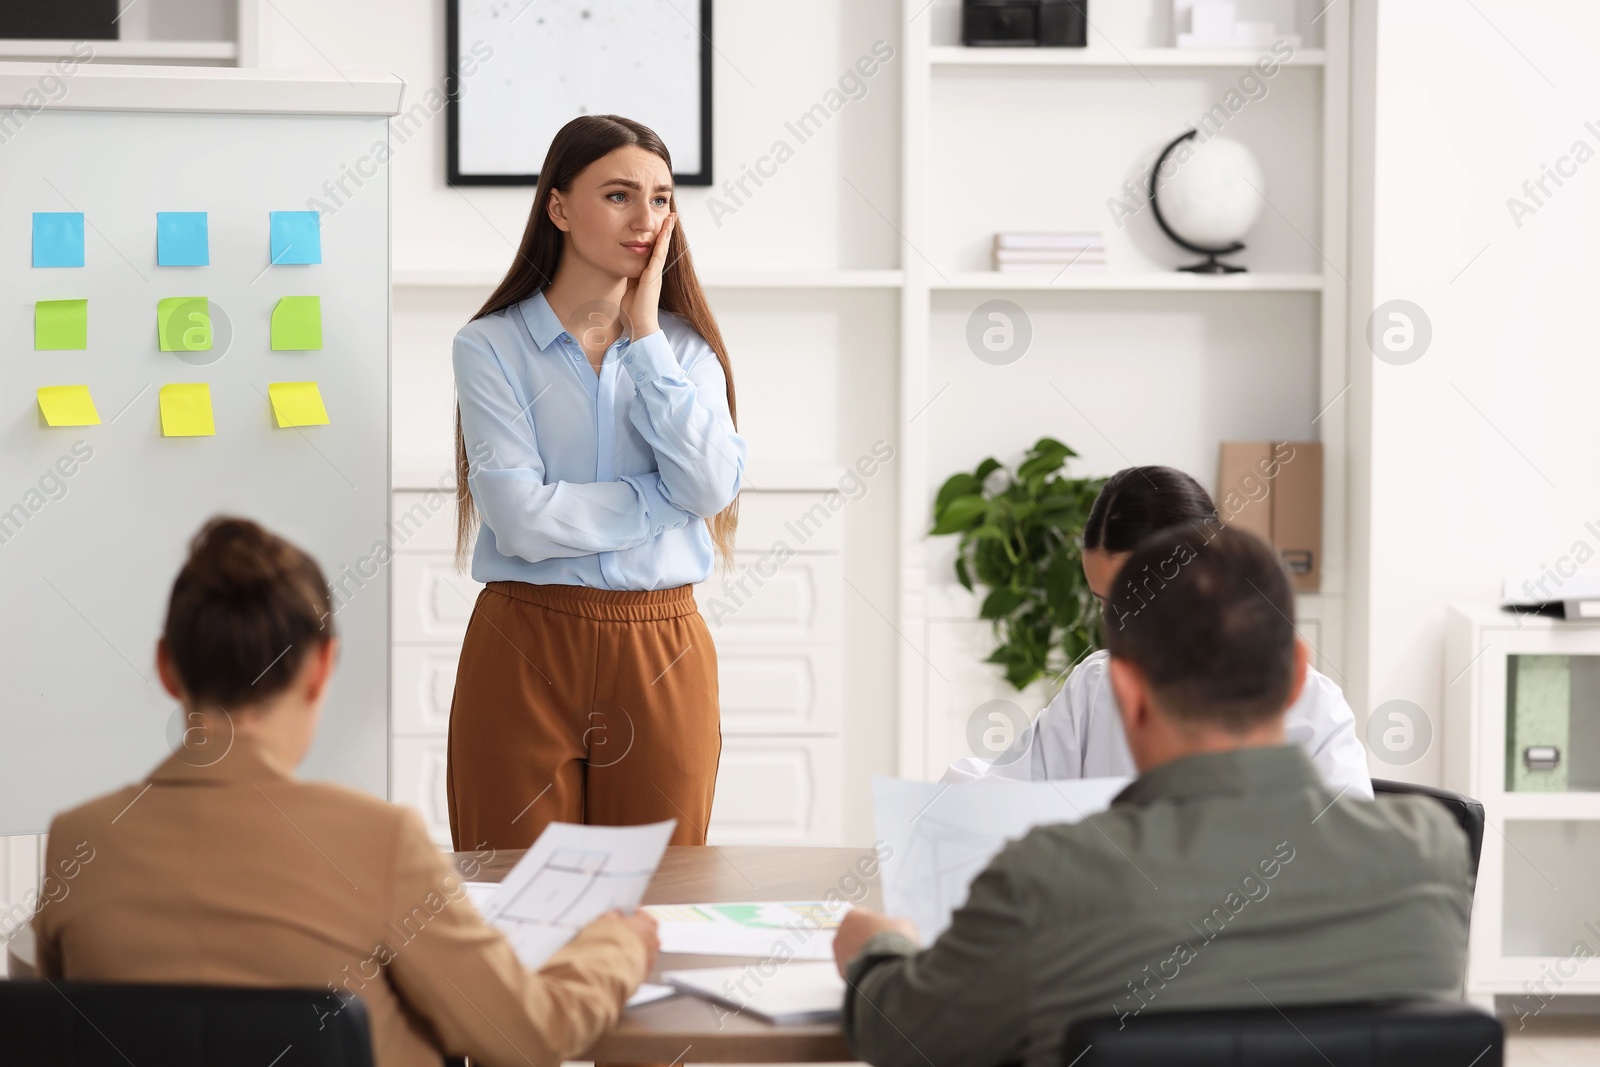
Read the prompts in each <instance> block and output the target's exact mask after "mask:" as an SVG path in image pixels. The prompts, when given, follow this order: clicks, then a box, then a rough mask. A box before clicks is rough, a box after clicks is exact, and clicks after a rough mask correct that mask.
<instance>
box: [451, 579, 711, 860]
mask: <svg viewBox="0 0 1600 1067" xmlns="http://www.w3.org/2000/svg"><path fill="white" fill-rule="evenodd" d="M721 755H722V724H721V712H720V706H719V704H718V700H717V651H716V646H715V645H714V644H713V643H712V640H711V631H710V630H709V629H708V628H707V627H706V623H705V620H704V619H703V618H701V617H700V612H699V609H698V608H697V607H696V605H695V601H694V595H693V590H692V588H691V587H690V586H687V585H683V586H678V587H677V588H675V589H657V590H611V589H590V588H586V587H583V586H573V585H532V584H529V583H527V582H490V583H488V585H486V586H485V587H484V588H483V590H482V591H481V592H480V593H479V594H478V600H477V603H476V604H474V605H473V609H472V618H471V619H470V620H469V621H468V623H467V635H466V639H465V641H464V642H463V644H462V646H461V662H460V666H459V668H458V669H457V672H456V688H455V696H454V699H453V700H452V702H451V705H450V739H449V754H448V757H447V763H446V771H445V776H446V787H447V791H448V793H449V798H450V835H451V837H452V839H453V840H454V842H455V848H456V850H457V851H470V850H476V849H483V848H494V849H501V848H526V847H528V846H529V845H530V844H532V843H533V840H534V839H535V838H536V837H538V836H539V834H540V833H541V832H542V831H543V830H544V828H545V826H546V825H547V824H549V823H551V822H575V823H592V824H597V825H604V826H626V825H635V824H638V823H647V822H660V821H662V820H665V819H677V820H678V825H677V828H676V829H675V831H674V832H673V835H672V843H673V844H674V845H703V844H705V841H706V824H707V822H708V820H709V819H710V817H711V798H712V793H713V791H714V790H715V787H716V780H717V764H718V762H719V760H720V758H721Z"/></svg>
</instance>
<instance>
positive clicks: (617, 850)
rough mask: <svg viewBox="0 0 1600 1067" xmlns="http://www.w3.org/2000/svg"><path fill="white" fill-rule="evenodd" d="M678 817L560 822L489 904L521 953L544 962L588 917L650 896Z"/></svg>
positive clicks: (529, 961)
mask: <svg viewBox="0 0 1600 1067" xmlns="http://www.w3.org/2000/svg"><path fill="white" fill-rule="evenodd" d="M676 825H677V820H676V819H668V820H667V821H666V822H658V823H650V824H649V825H646V826H578V825H575V824H573V823H564V822H553V823H551V824H550V825H549V826H547V827H546V828H545V831H544V833H542V834H540V835H539V839H538V840H537V841H535V842H534V843H533V847H532V848H530V849H528V852H527V854H526V855H525V856H523V857H522V859H520V860H518V861H517V865H516V866H515V867H513V868H511V870H510V871H509V872H507V874H506V876H505V879H504V880H503V881H502V882H501V883H500V885H499V888H498V889H497V890H496V892H495V893H494V895H493V896H491V897H489V898H488V900H487V901H486V902H485V903H484V905H483V917H484V918H485V919H487V920H488V921H489V922H490V923H492V924H493V925H495V926H497V927H499V928H500V930H502V931H503V932H504V933H505V935H506V938H507V940H509V941H510V942H511V947H512V948H514V949H515V950H516V952H517V958H518V959H520V960H521V961H522V965H523V966H524V967H527V968H528V969H529V970H538V969H539V968H540V967H542V966H543V965H544V962H545V961H546V960H548V959H549V958H550V957H551V956H552V955H553V954H554V953H555V951H556V950H557V949H559V948H560V947H561V946H562V945H565V944H566V943H567V942H568V941H570V940H572V938H573V937H574V935H576V934H577V932H578V931H579V930H581V929H582V928H583V927H584V926H585V925H587V924H588V923H589V922H590V921H591V920H593V919H596V918H598V917H599V916H601V915H603V914H605V913H606V912H608V911H610V910H612V909H613V908H615V909H617V910H618V911H621V912H623V913H624V914H628V913H631V912H632V911H633V910H634V909H635V908H637V907H638V906H639V902H640V901H641V900H643V899H644V891H645V887H646V886H648V885H649V884H650V878H651V876H653V875H654V874H655V873H656V867H657V865H659V864H660V863H661V856H662V853H664V852H665V851H666V849H667V842H668V841H669V840H670V839H671V838H672V830H673V827H675V826H676Z"/></svg>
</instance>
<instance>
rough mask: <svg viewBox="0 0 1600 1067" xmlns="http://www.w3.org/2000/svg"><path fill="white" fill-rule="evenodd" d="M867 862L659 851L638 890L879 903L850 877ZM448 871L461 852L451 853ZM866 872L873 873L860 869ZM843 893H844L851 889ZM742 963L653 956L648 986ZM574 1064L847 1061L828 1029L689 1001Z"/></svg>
mask: <svg viewBox="0 0 1600 1067" xmlns="http://www.w3.org/2000/svg"><path fill="white" fill-rule="evenodd" d="M871 855H872V853H871V851H870V850H867V849H855V848H798V847H796V848H787V847H766V846H754V845H748V846H732V845H730V846H725V847H722V848H712V847H707V848H694V847H690V846H686V845H678V846H673V847H670V848H668V849H667V854H666V857H665V858H664V859H663V860H662V861H661V868H660V869H659V870H658V871H656V876H655V878H654V879H652V880H651V882H650V888H649V889H648V890H647V891H646V892H645V895H644V902H645V903H646V904H689V903H695V902H704V903H711V902H715V901H724V900H822V899H824V898H825V897H826V896H827V895H828V893H829V892H830V891H832V892H836V893H838V894H839V895H841V896H846V897H848V896H851V895H855V896H857V897H859V896H860V890H859V888H855V887H856V886H857V885H858V884H859V881H866V882H867V886H866V888H867V895H866V896H865V897H862V898H861V899H857V900H856V901H855V903H857V904H862V905H864V906H866V907H869V908H879V907H881V906H882V904H881V902H880V899H879V891H878V879H877V877H876V876H874V877H873V878H871V879H870V880H862V879H860V878H859V872H860V871H861V870H862V868H863V866H866V864H864V863H863V861H864V860H865V859H866V858H867V857H870V856H871ZM452 858H454V859H455V860H456V861H457V865H458V866H459V865H460V863H461V862H462V861H464V860H467V859H470V858H471V854H470V853H457V854H455V855H454V856H453V857H452ZM521 858H522V853H521V852H520V851H517V852H501V853H498V854H497V855H496V856H495V858H494V860H493V862H491V863H489V864H485V865H483V866H482V867H481V869H480V870H479V872H478V873H477V875H476V879H477V880H479V881H485V882H498V881H499V880H500V879H501V878H502V877H504V876H505V873H506V872H507V871H509V870H510V869H511V868H512V866H513V865H515V863H516V862H517V860H519V859H521ZM867 869H869V870H876V866H875V865H872V866H869V867H867ZM852 891H853V892H852ZM758 958H759V957H751V956H690V955H683V954H677V953H665V952H664V953H662V954H661V959H660V960H659V961H658V963H657V964H656V972H655V973H653V974H652V975H651V976H650V979H649V980H650V981H659V980H660V978H659V975H660V972H661V971H671V970H687V969H689V968H694V967H727V966H732V965H735V964H741V963H752V962H755V961H756V960H757V959H758ZM580 1058H581V1059H588V1060H594V1061H595V1062H596V1063H675V1062H676V1063H837V1062H847V1061H851V1060H854V1059H855V1057H854V1056H852V1055H851V1054H850V1049H849V1046H847V1045H846V1044H845V1040H844V1035H843V1034H842V1033H840V1031H839V1027H838V1025H837V1024H836V1023H806V1024H801V1025H792V1026H774V1025H771V1024H769V1023H764V1022H761V1021H760V1020H758V1019H752V1018H748V1017H746V1016H743V1015H734V1014H733V1013H731V1012H730V1011H729V1010H728V1009H726V1008H722V1007H714V1006H713V1005H711V1004H709V1003H707V1002H706V1001H703V1000H701V999H699V998H698V997H690V996H682V995H680V996H675V997H670V998H668V999H666V1000H658V1001H656V1002H655V1003H652V1004H645V1005H642V1006H640V1007H637V1008H630V1009H628V1011H627V1012H626V1013H625V1014H624V1015H623V1017H622V1021H621V1022H620V1023H618V1024H617V1025H616V1027H615V1028H613V1029H612V1031H611V1032H610V1033H608V1034H606V1035H605V1036H604V1037H602V1038H601V1039H600V1040H599V1041H598V1042H597V1043H596V1044H595V1045H594V1047H593V1048H591V1049H589V1050H588V1051H587V1052H585V1053H584V1054H583V1055H582V1056H581V1057H580Z"/></svg>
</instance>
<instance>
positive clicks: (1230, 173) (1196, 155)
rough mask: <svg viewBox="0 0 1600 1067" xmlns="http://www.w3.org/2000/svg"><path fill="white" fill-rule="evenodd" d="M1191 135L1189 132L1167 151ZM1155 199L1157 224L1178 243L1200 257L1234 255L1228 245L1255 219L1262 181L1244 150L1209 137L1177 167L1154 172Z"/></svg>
mask: <svg viewBox="0 0 1600 1067" xmlns="http://www.w3.org/2000/svg"><path fill="white" fill-rule="evenodd" d="M1193 136H1194V133H1193V131H1191V132H1190V133H1188V134H1186V135H1184V137H1182V138H1179V140H1178V141H1174V142H1173V143H1172V144H1171V145H1168V146H1167V150H1168V151H1169V152H1170V151H1171V150H1172V149H1173V148H1174V147H1176V146H1177V144H1178V143H1179V142H1180V141H1183V140H1187V139H1189V138H1191V137H1193ZM1165 154H1166V153H1163V155H1165ZM1155 195H1156V199H1157V205H1158V211H1159V214H1160V220H1161V221H1162V222H1164V223H1165V228H1166V229H1167V230H1168V231H1169V235H1170V236H1172V237H1174V238H1175V239H1177V240H1178V241H1179V243H1186V244H1188V245H1189V246H1191V248H1192V250H1194V251H1200V252H1210V251H1216V252H1221V251H1223V250H1225V249H1226V250H1229V251H1236V249H1233V248H1231V247H1230V246H1232V245H1235V244H1236V243H1238V242H1239V241H1240V240H1242V239H1243V237H1244V235H1245V234H1246V233H1248V232H1249V230H1250V227H1251V226H1253V225H1255V222H1256V219H1258V218H1259V217H1260V216H1261V204H1262V201H1263V200H1264V199H1265V197H1266V180H1265V178H1263V176H1262V174H1261V164H1260V163H1258V162H1257V161H1256V157H1255V156H1254V155H1252V154H1251V152H1250V150H1249V149H1248V148H1246V147H1245V146H1244V145H1242V144H1240V143H1239V142H1238V141H1235V140H1232V139H1231V138H1227V137H1213V138H1211V139H1210V140H1208V141H1205V142H1203V143H1199V144H1198V145H1197V146H1196V147H1195V148H1194V151H1193V154H1192V155H1190V156H1189V157H1188V158H1187V159H1185V160H1183V162H1181V163H1177V164H1176V165H1169V166H1166V167H1158V168H1157V174H1156V182H1155Z"/></svg>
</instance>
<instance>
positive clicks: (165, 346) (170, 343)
mask: <svg viewBox="0 0 1600 1067" xmlns="http://www.w3.org/2000/svg"><path fill="white" fill-rule="evenodd" d="M156 336H157V338H158V339H159V340H160V341H161V351H163V352H204V351H206V350H207V349H209V348H210V347H211V302H210V301H209V300H207V299H206V298H205V297H203V296H169V297H166V298H165V299H163V300H160V301H158V302H157V304H156Z"/></svg>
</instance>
